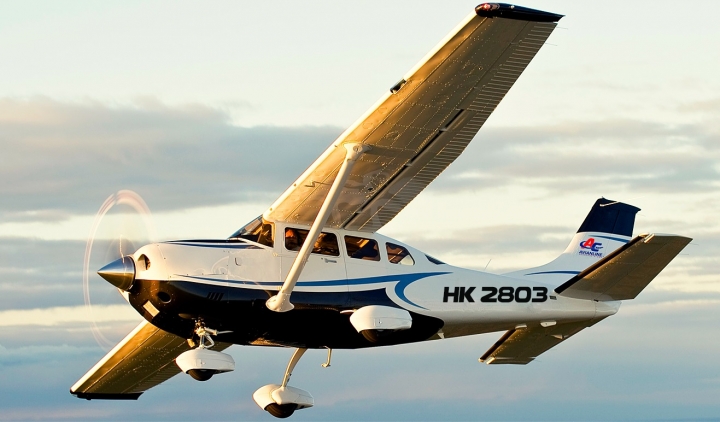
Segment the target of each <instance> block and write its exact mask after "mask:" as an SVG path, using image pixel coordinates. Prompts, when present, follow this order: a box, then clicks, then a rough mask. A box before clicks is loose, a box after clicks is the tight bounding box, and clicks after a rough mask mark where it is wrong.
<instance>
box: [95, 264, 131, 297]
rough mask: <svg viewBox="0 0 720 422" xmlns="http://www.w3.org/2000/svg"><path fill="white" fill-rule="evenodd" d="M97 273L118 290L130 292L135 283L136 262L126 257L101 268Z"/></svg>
mask: <svg viewBox="0 0 720 422" xmlns="http://www.w3.org/2000/svg"><path fill="white" fill-rule="evenodd" d="M97 273H98V275H99V276H100V277H102V278H104V279H105V280H107V281H108V282H109V283H110V284H112V285H113V286H115V287H117V288H118V289H120V290H124V291H128V290H130V288H131V287H132V285H133V282H134V281H135V262H134V261H133V259H132V257H130V256H129V255H126V256H123V257H122V258H120V259H117V260H115V261H113V262H111V263H109V264H107V265H106V266H104V267H102V268H100V269H99V270H98V272H97Z"/></svg>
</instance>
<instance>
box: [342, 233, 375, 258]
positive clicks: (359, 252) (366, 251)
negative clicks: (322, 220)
mask: <svg viewBox="0 0 720 422" xmlns="http://www.w3.org/2000/svg"><path fill="white" fill-rule="evenodd" d="M345 247H346V248H347V253H348V256H349V257H350V258H355V259H364V260H366V261H380V250H379V249H378V244H377V242H376V241H374V240H372V239H365V238H364V237H355V236H345Z"/></svg>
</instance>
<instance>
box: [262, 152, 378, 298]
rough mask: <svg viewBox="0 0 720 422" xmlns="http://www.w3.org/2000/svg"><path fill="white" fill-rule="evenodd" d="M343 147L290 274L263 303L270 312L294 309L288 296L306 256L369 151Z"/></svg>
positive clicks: (303, 265)
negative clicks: (339, 161)
mask: <svg viewBox="0 0 720 422" xmlns="http://www.w3.org/2000/svg"><path fill="white" fill-rule="evenodd" d="M343 146H344V147H345V149H346V150H347V152H346V154H345V160H344V161H343V163H342V166H340V171H338V174H337V176H336V177H335V181H334V182H333V184H332V186H331V187H330V190H329V191H328V194H327V197H325V201H323V204H322V207H320V211H319V212H318V215H317V217H315V221H314V222H313V224H312V227H310V232H309V233H308V235H307V238H306V239H305V243H303V245H302V247H301V248H300V252H298V255H297V257H296V258H295V261H293V265H292V267H291V268H290V272H289V273H288V275H287V277H286V278H285V282H284V283H283V285H282V287H280V291H278V292H277V294H276V295H275V296H273V297H271V298H270V299H268V300H267V302H265V305H266V306H267V307H268V309H270V310H271V311H275V312H287V311H290V310H292V309H293V308H294V307H295V306H293V304H292V303H290V295H291V294H292V291H293V289H294V288H295V283H297V281H298V278H300V274H301V273H302V270H303V268H304V267H305V263H306V262H307V259H308V256H310V252H311V251H312V250H313V247H314V246H315V242H316V241H317V239H318V237H319V236H320V231H321V230H322V228H323V227H325V223H327V220H328V217H329V216H330V212H331V211H332V209H333V207H334V206H335V202H337V200H338V198H339V197H340V192H342V188H343V187H344V186H345V182H346V181H347V178H348V176H349V175H350V171H351V170H352V168H353V166H354V165H355V162H356V161H357V159H358V158H360V156H361V155H362V154H363V153H364V152H365V151H367V150H369V149H370V146H368V145H363V144H360V143H351V144H344V145H343Z"/></svg>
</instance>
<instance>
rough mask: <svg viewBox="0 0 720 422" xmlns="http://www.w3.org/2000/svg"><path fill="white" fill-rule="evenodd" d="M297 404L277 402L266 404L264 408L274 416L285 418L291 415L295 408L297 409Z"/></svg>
mask: <svg viewBox="0 0 720 422" xmlns="http://www.w3.org/2000/svg"><path fill="white" fill-rule="evenodd" d="M297 408H298V405H297V404H294V403H293V404H277V403H270V404H268V405H267V407H266V408H265V410H267V412H268V413H269V414H271V415H273V416H275V417H276V418H280V419H285V418H289V417H290V416H292V414H293V413H295V410H297Z"/></svg>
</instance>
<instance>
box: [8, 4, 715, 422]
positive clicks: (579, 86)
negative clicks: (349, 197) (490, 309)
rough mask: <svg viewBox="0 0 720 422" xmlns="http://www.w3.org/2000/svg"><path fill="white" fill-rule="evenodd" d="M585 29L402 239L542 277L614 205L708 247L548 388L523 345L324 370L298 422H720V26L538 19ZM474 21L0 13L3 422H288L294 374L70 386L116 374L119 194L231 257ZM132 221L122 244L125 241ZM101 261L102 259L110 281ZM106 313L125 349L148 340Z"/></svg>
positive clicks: (68, 9) (345, 357) (643, 227)
mask: <svg viewBox="0 0 720 422" xmlns="http://www.w3.org/2000/svg"><path fill="white" fill-rule="evenodd" d="M522 5H524V6H528V7H534V8H538V9H542V10H546V11H550V12H555V13H560V14H564V15H565V17H564V18H563V19H562V20H561V22H560V24H559V26H558V28H557V29H556V30H555V32H554V33H553V34H552V35H551V37H550V38H549V39H548V41H547V44H546V45H545V46H544V47H543V48H542V49H541V50H540V52H539V53H538V55H537V56H536V58H535V59H534V60H533V61H532V62H531V64H530V65H529V66H528V68H527V70H526V71H525V72H524V73H523V75H522V76H521V77H520V79H519V80H518V82H517V83H516V84H515V86H514V87H513V88H512V89H511V90H510V92H509V93H508V95H507V96H506V97H505V99H504V100H503V101H502V102H501V103H500V105H499V106H498V108H497V109H496V111H495V112H494V113H493V115H492V116H491V117H490V118H489V119H488V121H487V123H486V124H485V126H484V127H483V128H482V129H481V131H480V132H479V134H478V136H477V137H476V138H475V140H474V141H473V142H472V143H471V144H470V146H469V147H468V148H467V150H466V151H465V152H464V153H463V155H462V156H460V158H458V160H457V161H456V162H455V163H453V164H452V165H451V166H450V167H449V168H448V170H447V171H446V172H444V173H443V174H442V175H441V176H440V177H439V178H438V179H437V180H435V181H434V182H433V183H432V184H431V185H430V186H429V187H428V188H427V189H426V190H425V191H424V192H423V193H422V194H421V195H420V196H419V197H418V198H416V199H415V200H414V201H413V202H412V203H411V204H410V205H409V206H408V207H407V208H406V209H405V210H404V211H402V212H401V213H400V214H399V215H398V216H397V217H396V218H395V219H394V220H393V221H392V222H391V223H390V224H388V225H387V226H386V227H384V228H383V229H382V230H381V233H383V234H385V235H388V236H390V237H393V238H396V239H399V240H401V241H403V242H405V243H408V244H410V245H413V246H415V247H417V248H419V249H421V250H423V251H425V252H427V253H429V254H431V255H433V256H435V257H437V258H440V259H442V260H444V261H446V262H448V263H451V264H454V265H459V266H465V267H469V268H475V269H483V268H485V267H487V270H488V271H493V272H506V271H512V270H516V269H520V268H526V267H532V266H536V265H541V264H543V263H545V262H547V261H550V260H551V259H553V258H554V257H555V256H557V255H558V254H559V253H560V252H561V251H562V250H563V249H564V248H565V246H566V245H567V242H568V241H569V240H570V239H571V238H572V235H573V233H574V232H575V231H576V230H577V227H579V225H580V223H581V222H582V220H583V218H584V216H585V215H586V213H587V212H588V210H589V209H590V207H591V205H592V204H593V202H594V201H595V200H596V199H597V198H599V197H601V196H604V197H606V198H610V199H613V200H620V201H623V202H627V203H630V204H633V205H636V206H638V207H640V208H641V209H642V211H641V212H640V213H639V214H638V216H637V219H636V224H635V233H636V234H639V233H674V234H679V235H684V236H689V237H692V238H693V239H694V240H693V242H692V243H691V244H690V245H689V246H688V247H687V248H686V249H685V250H684V251H683V253H682V254H681V255H680V256H678V257H677V258H676V259H675V260H674V261H673V262H672V263H671V264H670V265H669V266H668V267H667V268H666V270H664V271H663V272H662V273H661V274H660V275H659V276H658V277H657V278H656V279H655V280H654V281H653V282H652V283H651V285H650V286H649V287H648V288H647V289H646V290H645V291H643V293H642V294H641V295H640V296H639V297H638V298H637V299H635V300H632V301H628V302H626V303H624V304H623V305H622V307H621V308H620V311H619V313H618V314H617V315H615V316H613V317H612V318H608V319H607V320H605V321H603V322H601V323H600V324H598V325H596V326H594V327H592V328H591V329H588V330H585V331H583V332H582V333H580V334H578V335H577V336H575V337H573V338H572V339H570V340H569V341H567V342H564V343H563V344H561V345H560V346H558V347H556V348H554V349H552V350H551V351H550V352H548V353H546V354H543V355H542V356H541V357H540V358H538V359H537V360H536V361H534V362H532V363H531V364H529V365H527V366H517V367H514V366H503V365H500V366H497V367H495V366H487V365H481V364H479V363H478V362H477V358H478V357H480V356H481V355H482V354H483V353H484V352H485V350H487V348H489V347H490V346H491V345H492V344H493V343H494V342H495V341H496V340H497V339H498V338H499V337H500V336H501V335H502V333H491V334H485V335H480V336H472V337H466V338H460V339H449V340H443V341H435V342H429V343H424V344H413V345H403V346H397V347H391V348H377V349H373V350H360V351H336V352H335V353H334V354H333V363H332V366H331V367H330V368H327V369H323V368H321V367H320V364H321V363H322V362H323V361H324V358H325V355H324V352H322V351H310V352H308V353H307V354H306V356H305V357H304V358H303V360H302V361H301V362H300V364H299V365H298V367H297V368H296V370H295V374H294V375H293V384H294V385H296V386H297V387H300V388H303V389H306V390H308V391H310V392H311V393H312V394H313V396H314V397H315V402H316V406H315V407H314V408H312V409H308V410H302V411H298V412H297V413H296V414H295V415H294V416H293V418H294V419H295V420H370V419H373V420H378V419H379V420H637V421H648V420H720V400H718V397H720V362H718V360H717V359H716V357H717V356H718V355H720V328H719V327H720V325H719V324H717V320H718V318H719V317H720V262H718V259H717V256H718V254H720V223H718V219H717V215H718V214H719V212H720V196H718V194H717V192H718V189H719V188H720V120H718V119H717V115H718V114H719V113H720V78H718V77H717V75H720V27H719V26H718V25H717V18H716V17H717V16H718V15H719V14H720V3H718V2H713V1H696V2H677V1H672V2H670V1H667V2H665V1H652V2H650V1H646V2H640V1H637V2H602V3H593V4H589V3H580V2H571V1H549V0H548V1H541V0H528V1H526V2H524V3H522ZM474 6H476V4H475V3H470V2H467V1H443V2H439V1H438V2H431V1H426V0H414V1H393V2H386V1H379V0H378V1H364V2H356V3H352V4H349V3H345V2H330V1H311V2H307V3H305V2H290V1H286V2H280V1H272V2H252V3H251V2H230V1H227V2H223V1H215V2H191V1H183V2H163V1H153V2H140V1H105V2H91V1H63V2H40V1H24V2H0V58H2V59H0V76H1V77H0V151H1V153H0V374H2V375H1V376H0V410H1V411H0V420H38V419H41V420H42V419H51V420H64V419H71V420H83V419H84V420H88V419H89V420H99V419H107V420H126V419H134V420H200V419H202V420H207V419H211V420H272V418H271V416H269V415H267V414H266V413H265V412H263V411H262V410H260V409H259V408H258V407H257V406H256V405H255V403H254V402H253V401H252V398H251V395H252V392H253V391H255V390H256V389H257V388H259V387H260V386H262V385H265V384H268V383H273V382H279V381H280V379H281V377H282V374H283V371H284V369H285V366H286V364H287V360H288V359H289V357H290V355H291V353H292V351H291V350H289V349H271V348H257V347H240V346H235V347H232V348H230V349H229V353H231V354H232V355H233V357H234V358H235V361H236V362H237V369H236V371H235V372H234V373H231V374H227V375H222V376H218V377H215V378H213V379H212V380H211V381H208V382H207V383H198V382H195V381H194V380H192V379H190V378H189V377H184V376H177V377H175V378H173V379H171V380H170V381H168V382H166V383H164V384H162V385H161V386H159V387H157V388H155V389H152V390H150V391H148V392H147V393H145V394H144V395H143V396H142V397H141V398H140V400H138V401H137V402H126V403H120V402H104V401H91V402H88V401H84V400H78V399H76V398H74V397H72V396H71V395H70V394H69V393H68V389H69V387H70V386H71V385H72V384H73V383H74V382H75V381H76V380H77V379H78V378H80V377H81V376H82V375H83V374H84V373H85V372H86V371H87V370H88V369H89V368H90V367H91V366H92V365H94V363H95V362H97V361H98V360H99V359H100V358H101V357H102V356H103V355H104V353H105V351H104V350H103V348H102V347H100V346H99V345H98V344H97V343H96V342H95V339H94V337H93V335H92V333H91V331H90V328H89V327H90V325H89V321H88V316H87V312H86V309H85V307H84V300H83V288H82V268H83V254H84V251H85V244H86V240H87V238H88V234H89V233H90V230H91V227H92V224H93V221H94V218H95V214H96V213H97V211H98V209H99V208H100V205H101V204H102V203H103V201H104V200H105V199H106V198H107V197H108V196H109V195H111V194H113V193H115V192H118V191H119V190H122V189H130V190H133V191H135V192H137V193H138V194H140V195H141V196H142V197H143V198H144V200H145V201H146V202H147V205H148V207H149V208H150V210H152V218H153V221H154V224H155V228H156V239H157V240H164V239H178V238H223V237H227V236H228V235H230V234H231V233H233V232H234V231H235V230H236V229H237V228H239V227H241V226H242V225H243V224H244V223H246V222H247V221H249V220H251V219H252V218H254V217H255V216H257V215H259V214H261V213H262V212H263V211H264V210H265V209H266V208H267V207H268V206H269V205H270V204H271V203H272V202H273V200H274V199H275V198H277V197H278V196H279V195H280V194H281V193H282V192H283V191H284V189H285V188H286V187H287V186H288V185H289V184H290V183H292V181H293V180H294V179H295V178H296V177H297V176H298V175H299V174H300V173H302V171H303V170H305V168H306V167H307V166H308V165H310V164H311V163H312V161H313V160H314V159H315V158H316V157H317V156H318V155H320V154H321V153H322V151H324V149H325V148H326V147H327V146H328V145H329V144H330V143H331V142H332V141H333V140H334V139H335V138H336V137H337V136H338V135H339V134H340V133H342V131H343V130H344V129H345V128H347V127H348V126H349V125H351V124H352V123H353V122H354V121H355V119H357V118H358V117H359V116H360V115H362V114H363V113H364V112H365V110H367V108H368V107H370V106H371V105H372V104H374V102H375V101H376V100H377V99H378V98H379V97H380V96H381V95H382V94H383V93H384V92H385V90H387V89H388V88H389V87H390V86H392V85H393V84H394V83H395V82H396V81H397V80H398V79H400V77H401V76H402V75H403V74H404V73H405V72H407V71H408V70H409V69H410V68H412V66H413V65H414V64H415V63H416V62H417V61H418V60H420V59H421V58H422V57H423V56H424V55H425V54H426V53H427V52H428V51H429V50H430V49H431V48H432V47H433V46H434V45H435V44H436V43H437V42H438V41H439V40H440V39H442V38H443V37H444V36H445V35H446V34H447V33H448V32H449V31H450V30H451V29H453V28H454V27H455V25H456V24H457V23H458V22H459V21H461V20H462V19H463V18H464V17H465V16H466V15H467V14H468V13H470V12H471V11H472V10H473V8H474ZM112 221H114V220H112V219H108V220H106V221H105V224H106V226H107V227H106V229H107V230H110V229H111V228H112V227H110V226H112V224H111V223H112ZM94 259H95V260H96V261H97V262H100V261H101V260H102V259H103V256H101V254H98V255H96V256H95V258H94ZM91 287H93V288H95V289H98V290H97V296H94V297H97V298H98V299H97V300H98V302H100V303H101V304H105V305H106V306H104V307H102V306H101V307H98V309H99V311H98V312H97V313H96V315H95V317H96V318H97V320H98V324H100V326H101V328H102V330H103V331H104V332H105V333H106V334H107V336H108V337H109V338H110V339H115V340H119V339H120V338H122V337H123V335H124V334H125V333H127V332H129V331H130V330H131V329H132V328H133V327H134V326H135V325H136V324H137V323H138V318H139V316H137V315H135V314H134V313H133V311H132V310H131V309H130V308H129V306H127V307H124V306H120V305H122V303H115V302H112V299H108V301H107V302H105V301H104V300H105V299H106V297H105V296H104V295H106V292H105V291H103V290H102V288H103V287H105V286H104V285H102V284H95V285H93V286H91Z"/></svg>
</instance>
